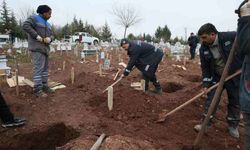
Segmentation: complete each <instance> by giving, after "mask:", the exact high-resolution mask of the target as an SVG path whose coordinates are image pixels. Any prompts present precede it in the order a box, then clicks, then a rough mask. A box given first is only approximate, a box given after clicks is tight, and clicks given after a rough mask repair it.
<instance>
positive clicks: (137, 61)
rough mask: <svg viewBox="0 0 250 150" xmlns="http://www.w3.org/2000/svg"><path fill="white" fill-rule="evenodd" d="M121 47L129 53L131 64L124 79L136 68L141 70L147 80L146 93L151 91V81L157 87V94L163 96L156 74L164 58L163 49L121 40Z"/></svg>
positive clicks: (138, 42) (124, 74)
mask: <svg viewBox="0 0 250 150" xmlns="http://www.w3.org/2000/svg"><path fill="white" fill-rule="evenodd" d="M121 47H122V48H123V49H124V50H126V51H127V54H128V56H129V62H128V65H127V67H126V68H125V70H124V72H123V75H122V77H125V76H128V75H129V73H130V72H131V71H132V68H133V67H134V66H135V67H136V68H137V69H139V70H140V71H141V73H142V75H143V78H144V80H145V91H148V90H149V89H148V88H149V81H151V82H153V85H154V86H155V90H154V92H155V93H158V94H162V88H161V85H160V82H159V81H158V80H157V78H156V75H155V72H156V70H157V68H158V65H159V63H160V62H161V59H162V57H163V52H162V50H161V49H159V48H156V47H155V46H153V45H151V44H148V43H145V42H142V41H128V40H127V39H122V40H121Z"/></svg>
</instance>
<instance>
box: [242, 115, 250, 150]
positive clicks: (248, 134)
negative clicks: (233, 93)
mask: <svg viewBox="0 0 250 150" xmlns="http://www.w3.org/2000/svg"><path fill="white" fill-rule="evenodd" d="M243 117H244V125H245V126H244V129H245V131H244V150H250V113H243Z"/></svg>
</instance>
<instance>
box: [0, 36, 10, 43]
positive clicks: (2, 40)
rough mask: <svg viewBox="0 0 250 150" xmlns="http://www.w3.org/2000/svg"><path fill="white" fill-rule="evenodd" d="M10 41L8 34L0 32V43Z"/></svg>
mask: <svg viewBox="0 0 250 150" xmlns="http://www.w3.org/2000/svg"><path fill="white" fill-rule="evenodd" d="M9 42H10V36H9V35H8V34H0V45H3V44H7V43H9Z"/></svg>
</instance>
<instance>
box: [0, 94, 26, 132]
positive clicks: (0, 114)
mask: <svg viewBox="0 0 250 150" xmlns="http://www.w3.org/2000/svg"><path fill="white" fill-rule="evenodd" d="M0 119H1V121H2V127H4V128H10V127H18V126H22V125H24V124H25V122H26V119H24V118H20V117H14V115H13V113H12V112H11V111H10V109H9V107H8V106H7V104H6V102H5V99H4V97H3V96H2V93H1V92H0Z"/></svg>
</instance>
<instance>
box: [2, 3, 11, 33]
mask: <svg viewBox="0 0 250 150" xmlns="http://www.w3.org/2000/svg"><path fill="white" fill-rule="evenodd" d="M10 29H11V18H10V11H9V9H8V7H7V3H6V2H5V0H4V1H3V3H2V8H1V10H0V32H1V33H6V32H8V31H9V30H10Z"/></svg>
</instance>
